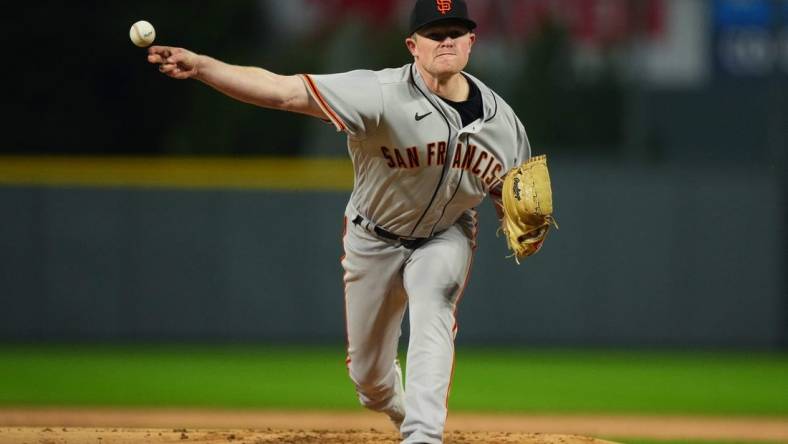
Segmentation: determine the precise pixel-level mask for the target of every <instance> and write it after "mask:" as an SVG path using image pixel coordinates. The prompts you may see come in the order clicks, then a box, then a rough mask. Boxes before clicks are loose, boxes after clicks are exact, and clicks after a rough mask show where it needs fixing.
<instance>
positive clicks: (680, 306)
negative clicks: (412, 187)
mask: <svg viewBox="0 0 788 444" xmlns="http://www.w3.org/2000/svg"><path fill="white" fill-rule="evenodd" d="M552 175H553V182H554V190H555V195H556V197H555V203H556V209H557V216H558V221H559V223H560V225H561V229H560V230H559V231H555V232H553V233H551V235H550V238H549V239H548V242H547V244H546V246H545V248H544V250H543V251H542V252H540V253H539V254H538V255H537V256H535V257H533V258H530V259H528V260H526V261H525V263H524V264H523V265H521V266H517V265H515V264H514V262H512V261H510V260H507V259H505V258H504V256H505V255H506V254H507V252H506V249H505V247H504V243H503V242H504V240H503V238H500V239H496V236H495V228H496V222H495V220H494V213H493V211H492V209H491V207H490V206H489V204H488V203H485V204H484V206H483V207H482V208H481V211H482V222H481V224H482V227H481V228H482V232H481V234H480V242H479V244H480V247H479V249H478V251H477V257H476V260H475V262H474V268H473V274H472V278H471V283H470V285H469V287H468V288H467V290H466V293H465V297H464V298H463V300H462V303H461V306H460V311H459V316H460V333H459V336H458V341H462V342H467V343H471V342H473V343H481V342H492V343H518V344H527V345H604V346H622V345H623V346H690V347H694V346H704V347H705V346H714V347H717V346H721V347H759V348H780V347H783V346H784V345H783V344H785V342H784V339H785V338H784V334H785V322H786V317H785V316H786V307H788V304H786V293H788V292H787V291H786V290H787V289H786V288H785V281H784V274H785V269H786V264H785V263H784V262H783V257H784V251H785V249H786V244H785V237H786V233H785V230H786V221H785V220H784V219H783V217H784V213H783V209H782V206H781V201H780V199H781V196H780V190H779V186H778V183H777V180H776V179H773V178H772V177H771V176H770V174H769V172H768V171H764V172H763V174H756V173H752V174H751V175H745V176H741V175H737V174H734V173H733V171H721V170H711V169H692V170H689V169H688V170H678V169H664V170H660V169H632V168H630V167H626V168H625V167H609V166H600V165H595V164H573V165H561V164H560V162H558V163H553V168H552ZM754 196H755V197H754ZM346 198H347V195H346V194H345V193H341V192H315V191H301V192H276V191H264V190H263V191H259V190H249V191H232V190H222V191H205V190H188V189H180V190H176V189H170V190H162V189H147V190H146V189H139V188H133V189H132V188H114V189H102V188H70V189H65V188H55V187H35V186H5V187H2V188H0V220H1V221H2V229H0V303H1V305H0V340H1V341H38V340H46V341H50V340H53V341H72V340H76V341H93V340H102V341H104V340H123V341H127V340H143V341H160V340H161V341H180V340H187V341H192V340H194V341H203V340H207V341H236V340H238V341H266V342H278V341H283V342H284V341H286V342H292V341H296V342H336V341H343V340H344V331H345V330H344V318H343V316H344V308H343V295H342V283H341V269H340V265H339V257H340V255H341V254H342V251H341V244H340V237H341V230H342V212H343V210H344V205H345V201H346Z"/></svg>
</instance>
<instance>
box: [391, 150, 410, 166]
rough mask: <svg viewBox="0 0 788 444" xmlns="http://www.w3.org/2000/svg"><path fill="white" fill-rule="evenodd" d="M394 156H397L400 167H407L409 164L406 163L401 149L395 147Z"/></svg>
mask: <svg viewBox="0 0 788 444" xmlns="http://www.w3.org/2000/svg"><path fill="white" fill-rule="evenodd" d="M394 156H395V157H396V158H397V166H398V167H400V168H407V167H408V165H406V164H405V159H403V158H402V154H400V153H399V150H398V149H396V148H394Z"/></svg>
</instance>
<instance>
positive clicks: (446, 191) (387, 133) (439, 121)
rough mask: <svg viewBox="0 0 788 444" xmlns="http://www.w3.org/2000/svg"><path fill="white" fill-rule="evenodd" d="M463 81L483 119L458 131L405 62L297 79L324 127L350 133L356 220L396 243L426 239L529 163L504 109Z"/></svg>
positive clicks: (523, 140) (454, 119) (486, 91)
mask: <svg viewBox="0 0 788 444" xmlns="http://www.w3.org/2000/svg"><path fill="white" fill-rule="evenodd" d="M466 75H467V74H466ZM467 77H468V78H470V79H471V80H472V81H473V82H474V83H475V84H476V85H477V86H478V88H479V91H480V92H481V94H482V100H483V103H484V116H483V117H482V118H481V119H478V120H476V121H475V122H472V123H470V124H469V125H468V126H466V127H463V126H462V123H461V119H460V115H459V114H458V113H457V111H456V110H455V109H453V108H452V107H451V106H449V105H447V104H446V103H445V102H444V101H443V100H441V99H440V98H439V97H438V96H436V95H435V94H434V93H432V92H431V91H430V90H429V89H428V88H427V86H426V85H425V84H424V81H423V79H422V78H421V75H420V74H419V72H418V70H417V69H416V67H415V66H414V65H413V64H408V65H405V66H403V67H401V68H395V69H385V70H382V71H369V70H358V71H351V72H347V73H342V74H331V75H304V76H303V78H304V81H305V83H306V85H307V87H308V89H309V92H310V94H311V95H312V97H313V98H314V99H315V100H316V101H317V102H318V103H319V105H320V107H321V108H322V109H323V111H324V113H325V114H326V116H328V118H329V120H330V121H331V122H332V123H333V124H334V125H335V126H336V128H337V130H338V131H344V132H346V133H347V135H348V150H349V153H350V157H351V159H352V161H353V166H354V171H355V185H354V189H353V193H352V195H351V197H350V205H351V206H352V207H353V208H354V209H355V210H356V211H357V212H358V213H359V214H361V215H363V216H364V217H366V218H367V219H368V220H369V221H372V222H373V223H374V224H376V225H378V226H380V227H382V228H385V229H386V230H388V231H390V232H392V233H396V234H398V235H400V236H407V237H430V236H431V235H433V234H434V233H436V232H440V231H444V230H446V229H448V228H449V227H450V226H451V225H452V224H454V223H455V222H457V221H458V220H461V219H462V218H463V217H464V216H465V217H468V216H469V213H468V211H469V210H470V209H472V208H474V207H476V206H477V205H478V204H479V203H480V202H481V201H482V200H483V199H484V196H486V195H487V194H488V193H489V192H490V191H491V190H495V189H496V188H499V187H500V182H501V178H502V176H503V175H504V174H505V173H506V172H507V171H508V170H509V169H510V168H512V167H514V166H515V165H518V164H519V163H521V162H523V161H524V160H526V159H528V158H529V157H530V155H531V150H530V145H529V142H528V138H527V136H526V133H525V129H524V128H523V125H522V123H521V122H520V121H519V119H518V118H517V116H516V115H515V114H514V112H513V111H512V109H511V107H509V105H508V104H506V103H505V102H504V101H503V99H501V98H500V97H499V96H498V95H497V94H495V92H493V91H492V90H491V89H490V88H488V87H487V86H486V85H484V83H482V82H481V81H479V80H478V79H476V78H474V77H472V76H470V75H467Z"/></svg>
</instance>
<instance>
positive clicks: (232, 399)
mask: <svg viewBox="0 0 788 444" xmlns="http://www.w3.org/2000/svg"><path fill="white" fill-rule="evenodd" d="M343 353H344V349H343V346H341V345H338V346H336V347H263V346H260V347H253V346H227V347H219V346H10V345H6V346H0V406H91V407H94V406H126V407H141V406H149V407H212V408H265V409H312V410H314V409H342V410H346V409H347V410H352V409H359V407H358V402H357V400H356V398H355V393H354V390H353V388H352V385H351V383H350V380H349V379H348V377H347V373H346V370H345V365H344V354H343ZM450 402H451V408H452V410H456V411H479V412H499V411H500V412H510V413H514V412H531V413H565V414H573V413H578V414H579V413H624V414H693V415H751V416H770V417H775V416H776V417H788V355H786V354H769V353H755V352H736V353H732V352H724V353H723V352H719V353H713V352H645V351H642V352H641V351H604V350H595V351H571V350H560V351H544V350H530V349H477V348H464V347H460V348H459V349H458V351H457V365H456V372H455V377H454V384H453V388H452V395H451V401H450ZM625 442H627V443H633V444H655V443H660V444H666V443H672V444H678V443H679V442H680V443H690V441H648V440H631V439H630V440H627V441H625ZM697 442H698V441H693V443H697ZM707 443H710V442H707ZM732 443H733V441H729V442H726V444H732Z"/></svg>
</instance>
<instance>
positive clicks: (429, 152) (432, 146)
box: [427, 142, 435, 166]
mask: <svg viewBox="0 0 788 444" xmlns="http://www.w3.org/2000/svg"><path fill="white" fill-rule="evenodd" d="M433 157H435V143H434V142H433V143H431V144H429V145H427V166H432V158H433Z"/></svg>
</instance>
